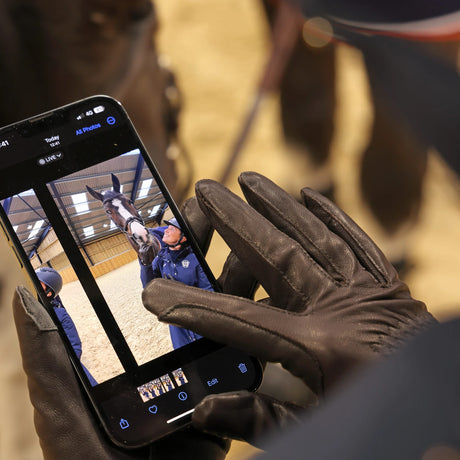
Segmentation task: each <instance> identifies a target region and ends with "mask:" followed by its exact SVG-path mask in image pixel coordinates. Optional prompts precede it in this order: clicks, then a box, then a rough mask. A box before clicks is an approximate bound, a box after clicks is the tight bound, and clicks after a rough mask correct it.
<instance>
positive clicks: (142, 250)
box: [139, 235, 161, 266]
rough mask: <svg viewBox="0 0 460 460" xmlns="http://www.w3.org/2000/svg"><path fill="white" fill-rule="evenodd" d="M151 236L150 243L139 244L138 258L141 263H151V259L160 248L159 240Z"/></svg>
mask: <svg viewBox="0 0 460 460" xmlns="http://www.w3.org/2000/svg"><path fill="white" fill-rule="evenodd" d="M151 236H152V239H153V241H152V243H151V244H147V243H141V244H140V245H139V260H140V261H141V264H142V265H146V266H148V265H151V264H152V262H153V259H155V257H156V256H157V255H158V253H159V252H160V250H161V244H160V242H159V241H158V240H157V239H156V238H155V237H154V236H153V235H151Z"/></svg>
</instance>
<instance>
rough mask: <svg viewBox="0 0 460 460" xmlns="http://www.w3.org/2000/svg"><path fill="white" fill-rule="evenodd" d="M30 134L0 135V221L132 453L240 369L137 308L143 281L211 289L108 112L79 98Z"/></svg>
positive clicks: (146, 164) (105, 104) (230, 357)
mask: <svg viewBox="0 0 460 460" xmlns="http://www.w3.org/2000/svg"><path fill="white" fill-rule="evenodd" d="M91 107H97V108H98V110H97V111H96V110H94V109H92V110H90V109H91ZM82 113H83V114H88V113H90V115H87V116H85V117H81V114H82ZM55 120H57V121H56V122H55ZM24 126H25V127H24ZM31 126H32V124H25V125H24V123H23V124H20V125H18V126H13V128H9V129H4V131H3V132H2V131H1V130H0V134H1V135H2V136H4V137H5V136H9V137H8V139H10V140H9V141H8V145H7V148H8V149H9V150H7V151H6V153H7V155H3V156H2V158H1V159H0V204H1V207H0V215H1V218H2V222H3V226H4V228H5V229H7V230H6V233H7V238H8V239H9V240H10V241H11V244H12V247H13V250H14V251H15V253H16V255H17V256H18V258H19V259H20V260H21V262H20V263H21V264H22V265H24V266H25V268H26V269H27V271H28V273H29V274H30V276H31V277H32V279H33V281H34V284H35V286H36V289H37V292H38V293H39V295H40V297H41V298H42V300H43V302H44V308H48V310H49V311H50V313H51V314H52V316H53V319H54V320H55V322H56V323H57V324H58V325H59V326H61V327H62V329H61V333H62V335H63V336H65V337H66V338H67V339H68V343H67V347H68V349H71V350H72V351H73V353H74V355H72V353H71V358H72V360H73V362H74V365H75V366H76V369H77V373H78V375H79V377H80V379H82V384H83V386H84V387H85V388H86V390H87V392H88V395H89V397H90V400H91V402H92V403H93V404H94V408H95V412H96V413H97V414H98V415H99V417H101V421H102V423H103V426H104V427H105V428H106V430H107V432H108V433H109V435H110V437H111V438H112V439H113V440H114V441H115V442H117V443H118V444H120V445H124V446H129V447H138V446H140V445H144V444H146V443H148V442H151V441H152V440H154V439H157V438H158V437H161V436H164V435H165V434H168V433H169V432H171V431H174V430H175V429H177V428H178V427H180V426H183V425H184V424H186V423H187V422H189V420H190V413H191V412H192V411H193V407H194V406H195V405H196V404H197V403H198V402H199V401H200V400H201V399H202V398H203V397H204V396H206V394H209V393H216V392H221V391H232V390H236V389H243V388H244V389H255V388H256V387H257V386H258V384H259V383H260V379H261V371H260V366H259V364H258V362H257V361H256V360H254V358H251V357H249V356H247V355H246V354H245V353H243V352H238V351H236V350H232V349H230V348H228V347H223V346H222V345H220V344H215V343H214V342H211V341H209V340H207V339H204V338H201V336H200V335H198V334H197V333H195V332H194V331H191V330H188V329H184V328H180V327H177V326H173V325H167V324H164V323H161V322H160V321H158V319H157V318H156V316H155V315H153V314H151V313H150V312H149V311H147V310H146V309H145V308H144V306H143V304H142V296H141V294H142V291H143V288H144V287H145V286H146V285H147V284H148V283H149V282H150V281H151V280H153V279H154V278H158V277H161V278H168V279H172V280H175V281H177V282H180V283H184V284H187V285H189V286H194V287H197V288H200V289H205V290H213V289H214V287H215V280H214V278H213V276H212V274H211V272H210V270H209V268H208V267H207V265H206V263H205V261H204V258H203V256H202V255H201V254H200V253H199V249H198V248H197V246H196V243H195V242H194V241H193V237H192V236H191V233H190V231H189V229H188V228H187V227H186V224H185V222H184V221H183V219H182V218H181V216H180V214H179V213H178V211H177V208H176V206H175V204H174V203H173V201H172V199H171V197H170V196H169V193H168V192H167V189H166V187H165V185H164V184H163V183H162V181H161V178H160V176H159V175H158V173H157V172H156V170H155V167H154V166H153V165H152V163H151V160H150V158H149V157H148V155H147V154H146V152H145V150H144V147H143V145H142V142H141V141H140V140H139V138H138V137H137V134H136V132H135V130H134V128H133V126H132V124H131V123H130V121H129V118H128V117H127V116H126V113H125V112H124V110H123V109H122V108H121V106H120V105H119V103H117V102H116V101H114V100H113V99H110V98H106V97H95V98H89V99H87V100H83V101H79V102H77V103H75V104H72V105H70V106H67V107H64V108H61V109H57V110H56V111H55V112H50V114H49V119H46V123H41V122H40V123H39V124H38V126H32V127H33V129H32V128H31ZM7 128H8V127H7Z"/></svg>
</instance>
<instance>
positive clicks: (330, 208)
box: [301, 188, 397, 286]
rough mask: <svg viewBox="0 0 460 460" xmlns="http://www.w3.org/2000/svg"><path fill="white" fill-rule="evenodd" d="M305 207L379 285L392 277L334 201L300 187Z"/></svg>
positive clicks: (379, 253) (391, 271)
mask: <svg viewBox="0 0 460 460" xmlns="http://www.w3.org/2000/svg"><path fill="white" fill-rule="evenodd" d="M301 193H302V197H303V200H304V202H305V206H306V207H307V208H308V209H309V210H310V211H311V212H312V213H313V214H314V215H315V216H316V217H317V218H318V219H320V220H321V221H322V222H324V223H325V225H327V227H328V228H329V230H330V231H331V232H334V233H335V234H336V235H338V236H339V237H340V238H341V239H342V240H344V241H345V242H346V243H347V244H348V246H349V247H350V248H351V249H352V251H353V252H354V254H355V255H356V258H357V259H358V260H359V262H360V264H361V265H362V266H363V267H364V268H365V269H366V270H367V271H368V272H369V273H370V274H371V275H372V276H373V277H374V279H375V280H376V281H377V282H378V283H380V284H382V285H384V286H385V285H388V284H389V283H391V282H392V281H393V280H394V279H395V278H396V277H397V274H396V270H395V269H394V267H393V266H392V265H391V264H390V263H389V262H388V260H387V258H386V257H385V255H384V254H383V252H382V251H381V250H380V249H379V248H378V247H377V246H376V245H375V243H374V242H373V241H372V240H371V239H370V238H369V236H368V235H367V234H366V233H365V232H364V231H363V230H362V229H361V228H360V227H359V226H358V225H357V224H356V223H355V222H354V221H353V220H352V219H351V218H350V217H349V216H348V215H347V214H345V213H344V212H343V211H342V210H341V209H339V208H338V207H337V206H336V205H335V204H334V203H332V202H331V201H329V200H328V199H327V198H325V197H324V196H322V195H321V194H320V193H318V192H316V191H314V190H311V189H309V188H304V189H302V192H301Z"/></svg>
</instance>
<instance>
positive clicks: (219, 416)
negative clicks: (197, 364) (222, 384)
mask: <svg viewBox="0 0 460 460" xmlns="http://www.w3.org/2000/svg"><path fill="white" fill-rule="evenodd" d="M304 411H305V409H304V408H302V407H299V406H297V405H295V404H292V403H287V402H281V401H277V400H276V399H273V398H270V397H269V396H266V395H262V394H258V393H250V392H249V391H236V392H231V393H222V394H217V395H210V396H207V397H206V398H204V399H203V401H201V402H200V404H198V405H197V406H196V407H195V411H194V413H193V417H192V423H193V426H195V427H196V428H198V429H199V430H201V431H205V432H207V433H212V434H215V435H217V436H223V437H227V438H231V439H238V440H241V441H246V442H249V443H250V444H252V445H254V446H256V447H262V445H261V443H263V441H264V440H265V438H266V437H267V436H268V435H269V434H270V432H271V431H275V430H276V431H278V432H279V430H280V429H283V428H286V427H287V426H289V425H291V424H293V423H297V422H298V421H299V416H300V414H301V413H302V412H304Z"/></svg>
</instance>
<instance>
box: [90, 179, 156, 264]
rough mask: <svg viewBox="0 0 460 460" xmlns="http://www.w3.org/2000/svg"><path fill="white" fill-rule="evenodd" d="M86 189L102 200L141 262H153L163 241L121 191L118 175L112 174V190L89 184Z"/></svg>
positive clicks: (105, 208)
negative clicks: (149, 227)
mask: <svg viewBox="0 0 460 460" xmlns="http://www.w3.org/2000/svg"><path fill="white" fill-rule="evenodd" d="M86 190H87V191H88V193H90V195H91V196H93V197H94V198H96V199H97V200H99V201H101V202H102V204H103V206H104V210H105V212H106V214H107V215H108V216H109V217H110V219H111V220H112V222H113V223H114V224H115V225H116V226H117V227H118V228H119V229H120V230H121V231H122V232H123V233H124V234H125V235H126V237H127V239H128V241H129V242H130V244H131V246H132V247H133V248H134V250H135V251H136V252H137V254H138V256H139V259H140V261H141V263H142V264H144V265H149V264H150V263H152V261H153V259H154V258H155V257H156V255H157V254H158V252H159V251H160V249H161V243H160V242H159V240H158V239H157V238H156V237H155V236H154V235H152V234H151V233H150V232H149V230H148V229H147V227H146V226H145V224H144V221H143V219H142V217H141V215H140V214H139V211H138V210H137V209H136V207H135V206H134V203H133V202H132V200H130V199H129V198H127V197H126V196H125V195H123V193H121V186H120V181H119V179H118V177H117V176H115V174H112V190H106V191H104V192H102V193H101V192H97V191H96V190H94V189H92V188H91V187H90V186H88V185H87V186H86Z"/></svg>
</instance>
